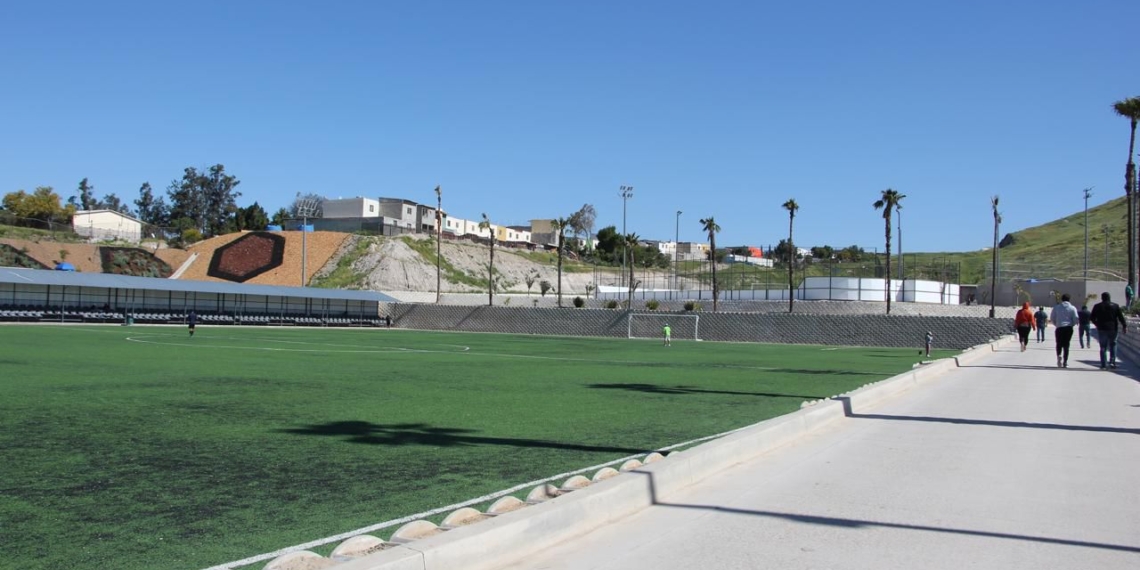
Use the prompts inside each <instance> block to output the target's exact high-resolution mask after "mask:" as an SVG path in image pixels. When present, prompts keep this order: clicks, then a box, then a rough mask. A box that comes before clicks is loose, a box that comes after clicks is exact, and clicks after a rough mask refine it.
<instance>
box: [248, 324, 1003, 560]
mask: <svg viewBox="0 0 1140 570" xmlns="http://www.w3.org/2000/svg"><path fill="white" fill-rule="evenodd" d="M1009 342H1011V340H1010V339H1009V338H1003V339H999V340H997V341H993V342H990V343H988V344H981V345H978V346H975V347H972V348H971V349H968V350H967V351H966V353H964V354H963V355H961V356H959V357H955V358H953V359H951V358H945V359H941V360H938V361H935V362H933V363H931V364H927V365H923V366H920V367H917V368H914V369H912V370H909V371H907V372H903V373H902V374H898V375H896V376H893V377H891V378H888V379H886V380H882V381H879V382H876V383H874V384H869V385H867V386H864V387H862V388H859V389H857V390H854V391H852V392H848V393H846V394H843V395H838V396H834V397H832V398H829V399H825V400H816V401H814V402H805V403H804V405H803V407H802V408H801V409H800V410H799V411H796V412H793V413H791V414H787V415H784V416H780V417H777V418H772V419H769V420H765V421H763V422H760V423H758V424H756V425H754V426H751V427H749V428H746V429H744V430H742V431H739V432H736V433H733V434H730V435H727V436H725V437H723V438H720V439H716V440H713V441H709V442H707V443H703V444H700V445H698V446H696V447H693V448H690V449H688V450H685V451H684V452H679V453H674V454H670V455H669V457H668V459H667V460H665V461H657V462H654V463H650V464H646V465H643V466H641V467H638V468H636V469H634V470H632V471H629V472H626V473H623V474H621V475H619V476H615V477H612V478H609V479H606V480H604V481H599V482H596V483H593V484H591V485H589V486H588V487H585V488H582V489H580V490H576V491H573V492H569V493H568V494H565V495H562V496H560V497H557V498H555V499H551V500H547V501H543V502H541V503H538V504H535V505H532V506H529V507H527V508H523V509H519V510H517V511H512V512H508V513H503V514H501V515H498V516H495V517H493V518H491V519H489V520H484V521H482V522H479V523H477V524H473V525H470V526H462V527H458V528H454V529H452V530H448V531H447V532H444V533H441V534H436V535H434V536H428V537H426V538H422V539H419V540H415V541H412V542H407V543H403V544H400V545H398V546H393V547H391V548H386V549H384V550H382V551H380V552H375V553H373V554H368V555H366V556H363V557H360V558H356V559H353V560H349V561H346V562H342V563H339V564H335V566H332V568H334V569H335V570H449V569H455V568H464V569H465V570H493V569H494V568H498V567H501V566H503V565H506V564H510V563H512V562H514V561H517V560H519V559H522V558H525V557H526V556H528V555H530V554H533V553H535V552H538V551H541V550H543V549H545V548H548V547H551V546H553V545H555V544H558V543H562V542H565V541H567V540H570V539H572V538H574V537H576V536H580V535H583V534H586V533H588V532H590V531H592V530H594V529H596V528H598V527H600V526H603V525H605V524H608V523H610V522H613V521H616V520H618V519H621V518H624V517H627V516H629V515H631V514H634V513H636V512H638V511H640V510H642V509H645V508H646V507H649V506H652V505H654V504H656V503H658V502H659V501H660V500H661V499H662V498H664V497H666V496H668V495H669V494H671V493H673V492H675V491H678V490H680V489H682V488H684V487H687V486H689V485H692V484H694V483H696V482H698V481H700V480H702V479H705V478H706V477H708V476H710V475H713V474H715V473H718V472H720V471H723V470H724V469H726V468H728V467H731V466H733V465H736V464H739V463H743V462H745V461H748V460H751V459H753V458H755V457H757V456H759V455H762V454H764V453H767V452H769V451H771V450H773V449H776V448H778V447H781V446H783V445H785V444H787V443H789V442H791V441H794V440H795V439H796V438H798V437H801V436H803V435H806V434H808V433H810V432H812V431H814V430H817V429H819V428H821V427H824V426H826V425H828V424H831V423H833V422H835V421H838V420H840V419H843V418H844V417H845V416H847V415H849V414H851V413H853V412H852V410H853V409H856V408H865V407H869V406H872V405H875V404H877V403H880V402H882V401H884V400H886V399H889V398H892V397H894V396H897V395H899V394H901V393H904V392H906V391H908V390H910V389H911V388H913V387H915V386H918V385H920V384H924V383H927V382H929V381H931V380H933V379H934V378H937V377H939V376H941V375H942V374H944V373H946V372H948V371H950V370H953V369H955V368H956V367H959V366H962V364H963V362H972V361H974V360H977V359H979V358H981V357H983V356H986V355H989V354H992V353H993V351H995V350H997V348H998V347H999V346H1001V345H1003V344H1007V343H1009ZM987 349H988V350H987ZM314 556H315V555H314ZM270 566H272V563H270V565H269V566H267V568H269V567H270Z"/></svg>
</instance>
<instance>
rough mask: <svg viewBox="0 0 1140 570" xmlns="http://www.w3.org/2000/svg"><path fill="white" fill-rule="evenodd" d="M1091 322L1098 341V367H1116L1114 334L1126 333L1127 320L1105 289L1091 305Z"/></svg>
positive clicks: (1102, 368)
mask: <svg viewBox="0 0 1140 570" xmlns="http://www.w3.org/2000/svg"><path fill="white" fill-rule="evenodd" d="M1092 323H1093V324H1094V325H1096V338H1097V341H1098V342H1099V343H1100V369H1101V370H1104V369H1105V368H1106V367H1107V366H1111V367H1113V368H1116V335H1117V334H1118V333H1124V334H1127V333H1128V320H1127V319H1125V318H1124V311H1122V310H1120V305H1117V304H1116V303H1113V302H1112V296H1110V295H1109V294H1108V292H1107V291H1106V292H1104V293H1101V294H1100V302H1099V303H1097V304H1096V305H1093V308H1092ZM1117 325H1119V327H1118V326H1117ZM1106 352H1107V353H1108V358H1107V359H1105V353H1106Z"/></svg>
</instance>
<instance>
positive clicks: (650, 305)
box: [645, 299, 661, 311]
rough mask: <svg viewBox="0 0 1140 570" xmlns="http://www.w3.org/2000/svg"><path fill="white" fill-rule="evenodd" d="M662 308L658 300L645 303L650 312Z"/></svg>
mask: <svg viewBox="0 0 1140 570" xmlns="http://www.w3.org/2000/svg"><path fill="white" fill-rule="evenodd" d="M660 306H661V303H659V302H657V299H650V300H648V301H646V302H645V308H646V309H649V310H650V311H656V310H657V307H660Z"/></svg>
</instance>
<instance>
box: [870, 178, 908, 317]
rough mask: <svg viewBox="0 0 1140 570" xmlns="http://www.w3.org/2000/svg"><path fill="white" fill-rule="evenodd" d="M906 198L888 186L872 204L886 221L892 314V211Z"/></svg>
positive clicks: (888, 295)
mask: <svg viewBox="0 0 1140 570" xmlns="http://www.w3.org/2000/svg"><path fill="white" fill-rule="evenodd" d="M903 198H906V195H905V194H899V192H898V190H892V189H890V188H887V189H886V190H883V194H882V196H881V197H880V198H879V199H878V200H875V203H874V204H872V205H873V206H874V207H875V209H876V210H882V211H883V221H884V222H885V223H886V237H887V314H888V315H889V314H891V212H893V211H895V208H898V207H899V203H900V202H902V199H903Z"/></svg>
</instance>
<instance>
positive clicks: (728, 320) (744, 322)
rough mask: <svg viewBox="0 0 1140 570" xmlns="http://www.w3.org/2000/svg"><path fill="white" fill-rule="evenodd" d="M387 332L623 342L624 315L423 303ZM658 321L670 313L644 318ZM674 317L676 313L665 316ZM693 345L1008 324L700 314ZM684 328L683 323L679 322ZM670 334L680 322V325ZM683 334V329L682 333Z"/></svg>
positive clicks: (1008, 327)
mask: <svg viewBox="0 0 1140 570" xmlns="http://www.w3.org/2000/svg"><path fill="white" fill-rule="evenodd" d="M380 311H381V313H380V314H381V315H385V314H387V315H391V317H392V326H393V327H394V328H404V329H416V330H437V331H465V332H493V333H511V334H535V335H561V336H594V337H613V338H625V337H626V336H627V335H628V330H629V329H628V319H629V311H620V310H606V309H572V308H564V309H544V308H520V307H489V306H480V307H469V306H456V305H430V304H389V305H381V307H380ZM638 313H639V314H651V315H655V316H657V317H660V316H662V315H665V316H668V315H669V314H670V313H661V312H655V313H650V312H644V311H638ZM672 314H674V315H675V314H677V313H672ZM697 314H699V315H700V338H701V339H702V340H707V341H729V342H763V343H783V344H818V345H829V346H883V347H908V346H913V347H921V346H922V345H923V342H924V337H925V335H926V332H927V331H930V332H932V333H934V346H935V348H951V349H965V348H968V347H971V346H975V345H978V344H982V343H985V342H989V341H991V340H993V339H995V338H998V337H1000V336H1002V335H1004V334H1009V333H1010V332H1011V331H1012V326H1013V323H1012V320H1011V319H1004V318H997V319H989V318H985V317H947V316H912V315H889V316H888V315H866V314H864V315H821V314H801V313H790V314H789V313H725V312H717V313H712V312H700V313H697ZM685 320H686V321H687V320H688V319H685ZM670 324H672V325H673V328H674V335H675V338H676V339H678V340H681V339H683V338H685V337H684V336H682V335H680V334H678V333H680V332H681V331H679V330H678V329H679V328H680V327H683V326H684V325H685V323H682V322H681V321H680V320H678V322H677V323H676V324H674V323H670ZM686 328H687V327H686Z"/></svg>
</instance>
